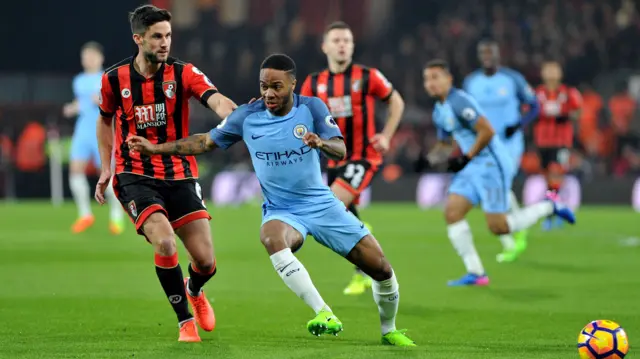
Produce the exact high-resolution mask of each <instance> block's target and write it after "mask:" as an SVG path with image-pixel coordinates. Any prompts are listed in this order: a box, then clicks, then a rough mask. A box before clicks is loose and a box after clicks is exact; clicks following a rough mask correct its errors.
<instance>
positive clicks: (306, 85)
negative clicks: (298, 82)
mask: <svg viewBox="0 0 640 359" xmlns="http://www.w3.org/2000/svg"><path fill="white" fill-rule="evenodd" d="M300 95H302V96H313V89H312V88H311V76H310V75H309V76H307V78H306V79H305V80H304V82H303V83H302V87H301V88H300Z"/></svg>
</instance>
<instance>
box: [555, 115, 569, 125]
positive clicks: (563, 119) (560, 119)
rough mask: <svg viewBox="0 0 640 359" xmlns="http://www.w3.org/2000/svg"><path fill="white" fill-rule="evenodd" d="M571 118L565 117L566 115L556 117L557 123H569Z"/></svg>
mask: <svg viewBox="0 0 640 359" xmlns="http://www.w3.org/2000/svg"><path fill="white" fill-rule="evenodd" d="M569 120H570V119H569V116H565V115H560V116H556V123H567V122H569Z"/></svg>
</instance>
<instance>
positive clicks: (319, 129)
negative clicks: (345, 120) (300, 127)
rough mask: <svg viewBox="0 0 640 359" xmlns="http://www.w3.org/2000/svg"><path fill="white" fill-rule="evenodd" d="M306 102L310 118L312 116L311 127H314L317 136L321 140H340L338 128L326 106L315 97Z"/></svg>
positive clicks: (340, 134)
mask: <svg viewBox="0 0 640 359" xmlns="http://www.w3.org/2000/svg"><path fill="white" fill-rule="evenodd" d="M307 101H308V102H307V107H308V108H309V111H310V112H311V116H313V127H315V131H316V133H317V135H318V136H320V138H322V139H329V138H333V137H340V138H342V133H341V132H340V128H339V127H338V124H337V123H336V121H335V120H334V119H333V117H332V116H331V113H329V109H328V108H327V105H325V103H324V102H322V100H320V99H319V98H317V97H309V98H307Z"/></svg>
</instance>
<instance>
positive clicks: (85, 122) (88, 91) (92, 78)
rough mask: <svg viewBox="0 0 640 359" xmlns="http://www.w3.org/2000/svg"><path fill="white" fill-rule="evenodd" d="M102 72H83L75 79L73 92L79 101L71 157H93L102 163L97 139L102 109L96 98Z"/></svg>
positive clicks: (97, 163)
mask: <svg viewBox="0 0 640 359" xmlns="http://www.w3.org/2000/svg"><path fill="white" fill-rule="evenodd" d="M101 79H102V72H96V73H91V74H88V73H82V74H79V75H77V76H76V77H75V78H74V79H73V94H74V95H75V98H76V101H78V119H77V120H76V125H75V129H74V132H73V139H72V142H71V159H72V160H78V161H88V160H89V159H93V161H94V162H95V164H96V165H98V166H99V164H100V152H99V151H98V140H97V139H96V123H97V120H98V115H100V109H99V108H98V104H97V103H96V98H97V96H98V95H99V93H100V82H101Z"/></svg>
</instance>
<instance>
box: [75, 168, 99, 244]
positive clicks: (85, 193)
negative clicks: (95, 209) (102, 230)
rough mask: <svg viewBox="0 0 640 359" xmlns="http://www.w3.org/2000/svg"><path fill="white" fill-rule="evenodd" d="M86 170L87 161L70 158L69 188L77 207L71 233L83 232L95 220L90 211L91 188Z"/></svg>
mask: <svg viewBox="0 0 640 359" xmlns="http://www.w3.org/2000/svg"><path fill="white" fill-rule="evenodd" d="M86 170H87V161H80V160H72V161H71V163H70V165H69V188H70V189H71V195H72V196H73V200H74V201H75V203H76V207H77V208H78V219H76V221H75V222H74V223H73V225H72V226H71V231H72V232H73V233H81V232H84V231H86V230H87V229H88V228H89V227H91V226H92V225H93V223H94V222H95V217H94V216H93V213H92V212H91V192H90V191H91V189H90V188H89V181H88V180H87V175H86V173H85V172H86Z"/></svg>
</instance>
